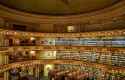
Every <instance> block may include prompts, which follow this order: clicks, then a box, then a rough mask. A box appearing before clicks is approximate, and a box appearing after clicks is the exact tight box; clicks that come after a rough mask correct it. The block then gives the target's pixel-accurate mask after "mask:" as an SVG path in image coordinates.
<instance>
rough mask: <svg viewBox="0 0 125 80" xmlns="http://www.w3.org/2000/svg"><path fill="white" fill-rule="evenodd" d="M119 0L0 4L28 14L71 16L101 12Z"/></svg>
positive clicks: (11, 0) (0, 1) (24, 0)
mask: <svg viewBox="0 0 125 80" xmlns="http://www.w3.org/2000/svg"><path fill="white" fill-rule="evenodd" d="M119 1H121V0H0V4H2V5H5V6H7V7H9V8H12V9H16V10H19V11H24V12H28V13H35V14H44V15H73V14H81V13H88V12H92V11H97V10H101V9H104V8H107V7H110V6H112V5H114V4H115V3H117V2H119Z"/></svg>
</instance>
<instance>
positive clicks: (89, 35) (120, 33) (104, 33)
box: [0, 29, 125, 38]
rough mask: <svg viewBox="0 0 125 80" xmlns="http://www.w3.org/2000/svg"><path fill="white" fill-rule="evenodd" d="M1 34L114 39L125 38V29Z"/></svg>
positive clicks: (9, 32)
mask: <svg viewBox="0 0 125 80" xmlns="http://www.w3.org/2000/svg"><path fill="white" fill-rule="evenodd" d="M0 34H3V35H5V36H15V37H21V36H22V37H23V36H27V37H39V38H59V37H60V38H94V37H113V36H124V35H125V29H122V30H110V31H96V32H84V33H38V32H23V31H13V30H3V29H0Z"/></svg>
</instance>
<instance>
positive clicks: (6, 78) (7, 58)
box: [4, 55, 9, 80]
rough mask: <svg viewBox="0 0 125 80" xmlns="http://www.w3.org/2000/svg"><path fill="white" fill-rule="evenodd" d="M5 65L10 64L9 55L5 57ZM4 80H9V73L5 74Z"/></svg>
mask: <svg viewBox="0 0 125 80" xmlns="http://www.w3.org/2000/svg"><path fill="white" fill-rule="evenodd" d="M4 63H5V64H8V63H9V56H8V55H5V56H4ZM4 80H9V71H6V72H4Z"/></svg>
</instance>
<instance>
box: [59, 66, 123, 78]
mask: <svg viewBox="0 0 125 80" xmlns="http://www.w3.org/2000/svg"><path fill="white" fill-rule="evenodd" d="M57 66H58V69H60V70H61V71H67V70H73V72H71V73H70V74H73V73H74V71H76V72H78V71H80V72H84V73H88V74H89V78H88V79H87V80H124V79H125V73H123V72H111V73H110V72H105V71H104V72H103V70H101V69H98V68H93V67H87V66H80V65H72V64H66V65H57ZM92 75H93V77H92Z"/></svg>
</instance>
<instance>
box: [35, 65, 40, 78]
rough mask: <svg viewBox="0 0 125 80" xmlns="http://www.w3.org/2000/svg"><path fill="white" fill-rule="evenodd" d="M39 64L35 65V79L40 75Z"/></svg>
mask: <svg viewBox="0 0 125 80" xmlns="http://www.w3.org/2000/svg"><path fill="white" fill-rule="evenodd" d="M39 72H40V70H39V65H36V66H35V77H36V78H37V80H40V76H39Z"/></svg>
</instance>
